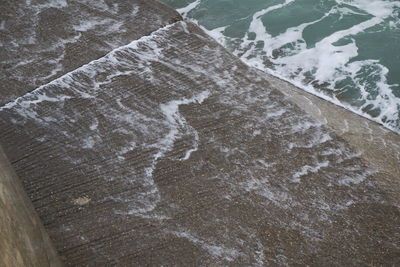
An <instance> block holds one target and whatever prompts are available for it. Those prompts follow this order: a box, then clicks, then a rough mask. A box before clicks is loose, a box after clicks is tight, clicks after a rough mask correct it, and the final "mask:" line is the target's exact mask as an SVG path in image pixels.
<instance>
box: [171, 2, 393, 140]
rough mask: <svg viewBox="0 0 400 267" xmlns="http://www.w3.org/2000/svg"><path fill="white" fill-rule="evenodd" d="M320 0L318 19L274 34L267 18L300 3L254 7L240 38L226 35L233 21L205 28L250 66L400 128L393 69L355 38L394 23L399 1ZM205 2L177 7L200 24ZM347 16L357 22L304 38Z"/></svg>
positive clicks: (344, 19) (347, 18) (391, 126)
mask: <svg viewBox="0 0 400 267" xmlns="http://www.w3.org/2000/svg"><path fill="white" fill-rule="evenodd" d="M326 3H329V5H328V4H326ZM324 4H326V7H324V9H322V10H324V11H325V12H324V13H321V15H319V17H318V18H316V19H315V18H314V17H313V18H310V19H309V20H308V21H304V22H302V23H300V24H297V25H295V26H293V27H288V28H287V29H286V30H285V31H283V32H279V33H278V34H276V33H273V32H272V31H270V28H271V27H272V26H275V25H269V24H268V23H266V22H265V19H266V18H267V19H268V18H270V16H274V14H275V15H276V14H277V13H278V14H281V13H282V14H284V11H285V10H286V9H287V10H290V8H291V7H292V6H294V5H298V6H296V7H297V8H298V7H301V5H303V3H301V1H295V0H285V1H282V2H281V3H279V4H275V5H270V6H267V7H265V8H262V9H260V10H259V11H256V12H255V13H254V14H253V15H251V17H250V19H249V23H248V29H247V30H246V31H245V32H243V34H244V37H242V38H238V37H229V34H227V28H229V27H232V25H231V24H228V25H223V26H220V27H217V28H214V29H211V30H210V29H206V28H205V27H203V29H204V30H206V31H207V32H208V33H209V34H210V35H211V36H212V37H213V38H214V39H216V40H217V41H218V42H219V43H221V44H222V45H224V46H225V47H228V48H229V49H230V50H231V51H232V52H233V53H234V54H236V55H237V56H239V57H240V58H241V59H242V60H243V61H244V62H245V63H247V64H248V65H250V66H253V67H256V68H258V69H261V70H263V71H265V72H268V73H270V74H272V75H274V76H277V77H279V78H281V79H283V80H286V81H289V82H291V83H292V84H294V85H296V86H298V87H300V88H302V89H304V90H306V91H308V92H310V93H312V94H315V95H318V96H319V97H322V98H324V99H326V100H328V101H331V102H333V103H335V104H336V105H339V106H342V107H344V108H346V109H348V110H351V111H353V112H355V113H357V114H359V115H362V116H364V117H367V118H369V119H371V120H374V121H376V122H378V123H381V124H383V125H384V126H386V127H387V128H389V129H391V130H393V131H396V132H400V118H399V117H400V115H399V114H400V96H398V95H397V96H396V93H395V92H396V91H399V92H400V86H399V84H397V83H394V84H393V82H392V83H390V82H389V81H388V74H389V73H390V71H391V70H390V69H389V68H388V67H386V66H385V65H384V64H383V63H382V62H381V60H380V59H376V58H373V56H372V55H364V54H360V48H359V45H360V44H361V41H359V40H358V39H357V38H358V37H359V36H361V35H365V34H371V33H375V32H379V31H383V30H384V29H386V28H387V27H391V28H393V27H397V26H396V25H397V24H398V22H399V21H400V19H399V18H398V16H396V14H398V12H399V8H400V2H396V1H394V2H391V1H382V0H373V1H366V0H353V1H344V0H330V1H321V3H320V5H324ZM206 5H207V3H205V2H201V1H200V0H197V1H195V2H193V3H191V4H189V5H187V6H186V7H184V8H181V9H178V11H179V12H181V14H182V15H183V16H185V17H187V18H189V19H191V20H194V21H195V22H197V23H198V24H201V21H200V22H199V21H197V20H196V19H197V15H196V10H197V9H199V10H203V9H204V8H205V7H206ZM226 12H229V11H226ZM279 12H281V13H279ZM396 12H397V13H396ZM199 13H201V12H200V11H199ZM283 16H284V15H283ZM286 16H287V15H286ZM349 19H353V20H355V19H357V20H356V22H352V23H347V24H346V25H345V27H343V26H341V27H342V28H340V29H337V30H336V31H334V32H332V33H330V34H329V33H328V34H327V35H326V36H318V38H316V39H317V41H315V43H313V42H310V41H309V40H307V36H305V31H307V30H310V28H311V27H321V26H320V25H322V24H323V23H326V21H332V20H334V21H335V23H336V24H340V23H342V22H343V21H346V20H349ZM303 20H307V18H304V19H303ZM324 34H325V33H324ZM365 57H367V59H365ZM368 57H369V58H368Z"/></svg>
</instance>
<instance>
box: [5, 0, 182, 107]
mask: <svg viewBox="0 0 400 267" xmlns="http://www.w3.org/2000/svg"><path fill="white" fill-rule="evenodd" d="M176 20H180V16H179V14H178V13H177V12H175V11H174V10H172V9H169V8H166V7H165V6H164V5H163V4H161V3H158V2H156V1H147V0H113V1H108V0H96V1H90V0H74V1H72V0H26V1H25V0H2V1H0V70H1V71H0V93H1V98H0V105H3V104H5V103H7V102H9V101H11V100H13V99H15V98H16V97H19V96H21V95H23V94H25V93H27V92H30V91H31V90H33V89H35V88H36V87H38V86H40V85H43V84H45V83H47V82H50V81H52V80H53V79H55V78H57V77H60V76H61V75H63V74H65V73H67V72H69V71H71V70H74V69H76V68H78V67H80V66H82V65H84V64H86V63H88V62H90V61H92V60H95V59H98V58H100V57H102V56H104V55H105V54H106V53H108V52H109V51H111V50H112V49H114V48H116V47H119V46H121V45H125V44H127V43H129V42H131V41H132V40H135V39H138V38H140V37H142V36H144V35H148V34H150V33H151V32H153V31H155V30H157V29H159V28H160V27H162V26H164V25H166V24H169V23H171V22H174V21H176Z"/></svg>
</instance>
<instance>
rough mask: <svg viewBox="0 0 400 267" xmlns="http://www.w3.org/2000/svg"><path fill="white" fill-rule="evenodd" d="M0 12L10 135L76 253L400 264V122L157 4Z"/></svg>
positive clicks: (93, 259) (41, 202) (146, 261)
mask: <svg viewBox="0 0 400 267" xmlns="http://www.w3.org/2000/svg"><path fill="white" fill-rule="evenodd" d="M0 13H1V19H2V21H1V29H0V36H1V46H2V50H1V52H0V57H1V69H2V71H1V75H0V79H1V87H0V90H1V91H0V94H1V100H0V103H1V107H0V142H1V144H2V146H3V148H4V150H5V153H6V154H7V156H8V158H9V160H10V161H11V163H12V166H13V168H14V170H15V172H16V174H17V175H18V176H19V178H20V179H21V181H22V183H23V186H24V188H25V190H26V192H27V194H28V196H29V197H30V199H31V201H32V203H33V206H34V208H35V209H36V211H37V213H38V214H39V217H40V218H41V220H42V222H43V224H44V227H45V228H46V230H47V232H48V234H49V236H50V238H51V239H52V242H53V244H54V246H55V247H56V249H57V251H58V253H59V256H60V259H61V260H62V261H63V262H64V264H65V265H66V266H99V265H100V266H306V265H309V266H397V265H400V210H399V204H400V198H399V192H400V171H399V162H400V137H399V136H398V135H397V134H395V133H392V132H389V131H388V130H385V129H383V128H382V127H380V126H379V125H377V124H375V123H372V122H369V121H367V120H365V119H364V118H361V117H358V116H356V115H354V114H351V113H349V112H347V111H345V110H342V109H341V108H339V107H335V106H333V105H331V104H328V103H325V102H324V101H323V100H320V99H318V98H316V97H313V96H309V95H307V94H306V93H303V92H301V91H299V90H297V89H296V88H294V87H292V86H290V85H288V84H287V83H284V82H282V81H279V80H277V79H276V78H273V77H270V76H268V75H266V74H263V73H260V72H259V71H257V70H254V69H252V68H250V67H248V66H247V65H245V64H244V63H242V62H241V61H240V60H239V59H238V58H236V57H235V56H233V55H232V54H230V53H229V52H227V51H226V50H225V49H224V48H223V47H221V46H220V45H218V44H217V43H216V42H215V41H214V40H213V39H211V38H210V37H208V36H207V35H206V34H205V33H204V32H203V31H202V30H201V29H199V28H198V27H197V26H196V25H194V24H192V23H190V22H185V21H182V20H181V18H180V16H179V14H177V13H176V12H175V11H173V10H172V9H169V8H168V7H166V6H164V5H162V4H160V3H158V2H155V1H150V0H146V1H142V0H121V1H117V0H114V1H96V2H93V1H92V2H90V1H83V0H79V1H61V0H60V1H39V0H37V1H33V0H32V1H27V2H24V1H6V2H5V3H3V2H2V8H1V9H0ZM348 124H352V127H346V125H347V126H348Z"/></svg>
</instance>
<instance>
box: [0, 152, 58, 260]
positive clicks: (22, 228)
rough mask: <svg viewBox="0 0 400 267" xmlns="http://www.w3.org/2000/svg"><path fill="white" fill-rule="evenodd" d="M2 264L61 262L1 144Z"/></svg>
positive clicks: (0, 245) (0, 234)
mask: <svg viewBox="0 0 400 267" xmlns="http://www.w3.org/2000/svg"><path fill="white" fill-rule="evenodd" d="M0 266H2V267H3V266H7V267H8V266H10V267H17V266H43V267H44V266H61V263H60V261H59V259H58V256H57V253H56V251H55V249H54V248H53V245H52V244H51V241H50V239H49V237H48V235H47V233H46V232H45V230H44V227H43V225H42V224H41V222H40V220H39V217H38V216H37V214H36V212H35V211H34V209H33V206H32V204H31V202H30V200H29V198H28V197H27V196H26V193H25V192H24V190H23V188H22V186H21V183H20V181H19V178H18V177H17V176H16V175H15V173H14V171H13V169H12V167H11V165H10V163H9V162H8V160H7V158H6V156H5V155H4V153H3V150H2V149H1V148H0Z"/></svg>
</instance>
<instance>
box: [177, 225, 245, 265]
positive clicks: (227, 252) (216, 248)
mask: <svg viewBox="0 0 400 267" xmlns="http://www.w3.org/2000/svg"><path fill="white" fill-rule="evenodd" d="M170 233H171V234H173V235H175V236H178V237H180V238H185V239H186V240H189V241H190V242H192V243H193V244H196V245H200V246H201V248H202V249H204V250H205V251H207V252H208V254H210V255H211V256H213V257H217V258H222V259H225V260H227V261H229V262H230V261H233V260H235V259H236V258H237V257H238V256H239V255H240V254H241V253H240V252H239V251H237V250H236V249H232V248H227V247H225V246H224V245H221V244H218V245H217V244H214V243H213V242H211V241H207V240H204V239H201V238H199V237H196V236H194V235H193V234H190V233H189V232H187V231H181V232H176V231H173V232H170Z"/></svg>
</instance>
